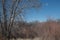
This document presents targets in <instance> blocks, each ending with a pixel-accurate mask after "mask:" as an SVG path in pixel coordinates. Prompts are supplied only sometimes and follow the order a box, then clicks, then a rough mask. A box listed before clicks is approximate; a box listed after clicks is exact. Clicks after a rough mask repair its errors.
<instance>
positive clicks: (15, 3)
mask: <svg viewBox="0 0 60 40" xmlns="http://www.w3.org/2000/svg"><path fill="white" fill-rule="evenodd" d="M1 2H2V10H3V12H2V14H3V15H1V16H3V18H1V17H0V18H1V19H3V26H1V28H2V34H4V35H5V37H6V38H8V40H10V35H11V28H12V27H13V24H14V21H15V19H16V17H17V16H19V19H20V20H23V18H22V16H23V15H24V13H22V12H23V10H24V9H29V8H39V7H40V6H41V3H40V1H39V0H1ZM0 22H2V21H1V20H0Z"/></svg>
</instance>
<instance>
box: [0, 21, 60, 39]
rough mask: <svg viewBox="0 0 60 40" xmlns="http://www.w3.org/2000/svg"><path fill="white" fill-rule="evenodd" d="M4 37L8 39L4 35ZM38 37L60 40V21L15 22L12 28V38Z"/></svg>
mask: <svg viewBox="0 0 60 40" xmlns="http://www.w3.org/2000/svg"><path fill="white" fill-rule="evenodd" d="M2 25H3V24H2ZM0 27H1V26H0ZM1 33H2V30H1V28H0V34H1ZM2 35H3V36H4V37H6V36H5V35H4V34H2ZM2 35H0V36H2ZM36 37H42V40H60V21H59V20H57V21H54V20H48V21H46V22H39V21H35V22H29V23H27V22H23V21H22V22H21V21H16V22H14V24H13V27H12V28H11V34H10V38H14V39H16V38H36Z"/></svg>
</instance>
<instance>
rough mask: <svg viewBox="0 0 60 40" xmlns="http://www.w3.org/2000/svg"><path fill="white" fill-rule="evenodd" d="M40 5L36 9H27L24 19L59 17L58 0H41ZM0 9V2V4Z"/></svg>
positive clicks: (59, 2) (41, 19) (34, 19)
mask: <svg viewBox="0 0 60 40" xmlns="http://www.w3.org/2000/svg"><path fill="white" fill-rule="evenodd" d="M41 2H42V4H43V5H42V7H41V8H38V9H27V10H26V11H25V13H26V14H25V17H24V18H25V20H26V21H28V22H29V21H36V20H37V21H41V22H42V21H46V20H47V18H49V17H52V19H60V0H41ZM0 3H1V0H0ZM0 11H2V9H1V4H0Z"/></svg>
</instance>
